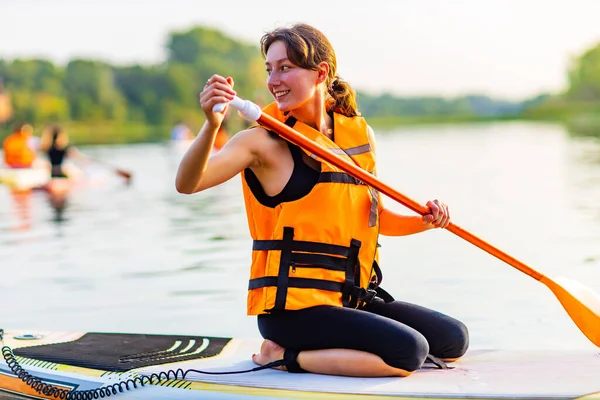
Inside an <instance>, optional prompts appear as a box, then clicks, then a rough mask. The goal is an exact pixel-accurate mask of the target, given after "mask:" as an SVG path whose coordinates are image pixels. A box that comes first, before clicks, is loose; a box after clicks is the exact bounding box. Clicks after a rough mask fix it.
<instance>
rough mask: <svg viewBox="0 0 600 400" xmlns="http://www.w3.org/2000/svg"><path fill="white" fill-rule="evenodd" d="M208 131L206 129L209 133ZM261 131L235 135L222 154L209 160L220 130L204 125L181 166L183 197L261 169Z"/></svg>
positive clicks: (178, 180) (178, 186) (179, 186)
mask: <svg viewBox="0 0 600 400" xmlns="http://www.w3.org/2000/svg"><path fill="white" fill-rule="evenodd" d="M205 128H206V129H205ZM260 130H261V129H260V128H253V129H249V130H245V131H242V132H239V133H237V134H236V135H234V136H233V137H232V138H231V139H230V140H229V141H228V142H227V144H226V145H225V146H223V148H222V149H221V150H219V152H217V153H216V154H214V155H213V156H211V157H209V154H210V152H211V150H212V146H213V142H214V139H215V135H216V130H214V131H213V129H211V128H207V124H205V125H204V127H203V128H202V130H201V131H200V133H199V134H198V136H197V137H196V139H194V142H193V143H192V145H191V146H190V148H189V149H188V151H187V152H186V153H185V156H184V157H183V159H182V160H181V163H180V164H179V169H178V170H177V177H176V179H175V187H176V189H177V191H178V192H179V193H185V194H192V193H196V192H200V191H202V190H205V189H208V188H211V187H213V186H216V185H219V184H221V183H223V182H225V181H227V180H229V179H231V178H233V177H234V176H235V175H237V174H238V173H240V172H241V171H243V170H244V169H245V168H250V167H254V166H256V165H258V157H257V154H258V146H259V142H260V137H259V136H261V135H260V134H261V132H260Z"/></svg>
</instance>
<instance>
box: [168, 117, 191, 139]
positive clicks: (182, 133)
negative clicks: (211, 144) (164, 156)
mask: <svg viewBox="0 0 600 400" xmlns="http://www.w3.org/2000/svg"><path fill="white" fill-rule="evenodd" d="M192 139H194V134H193V133H192V130H191V129H190V128H189V127H188V126H187V125H186V124H185V123H184V122H182V121H179V122H177V124H176V125H175V126H174V127H173V129H171V140H172V141H179V140H183V141H187V140H192Z"/></svg>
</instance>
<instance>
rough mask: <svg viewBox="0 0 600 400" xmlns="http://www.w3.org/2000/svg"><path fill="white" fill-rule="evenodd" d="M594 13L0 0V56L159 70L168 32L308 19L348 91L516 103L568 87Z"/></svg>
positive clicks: (262, 0)
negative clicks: (329, 47) (332, 53)
mask: <svg viewBox="0 0 600 400" xmlns="http://www.w3.org/2000/svg"><path fill="white" fill-rule="evenodd" d="M598 16H600V0H360V1H359V0H341V1H340V0H329V1H327V0H288V1H276V0H253V1H240V0H229V1H214V2H208V1H205V0H0V58H4V59H12V58H15V57H43V58H48V59H51V60H53V61H55V62H58V63H64V62H66V61H67V60H69V59H71V58H74V57H86V58H96V59H102V60H106V61H110V62H112V63H115V64H133V63H142V64H145V63H155V62H160V61H162V60H164V59H165V51H164V45H165V43H166V40H167V36H168V32H169V31H172V30H186V29H188V28H190V27H192V26H194V25H212V26H215V27H218V28H220V29H222V30H223V31H224V32H226V33H228V34H229V35H231V36H234V37H236V38H238V39H242V40H244V41H247V42H249V43H254V44H258V42H259V40H260V37H261V36H262V34H263V33H264V32H265V31H267V30H269V29H272V28H274V27H277V26H280V25H289V24H291V23H294V22H306V23H309V24H311V25H313V26H315V27H317V28H319V29H320V30H321V31H323V32H324V33H325V34H326V35H327V36H328V37H329V39H330V41H331V42H332V44H333V45H334V47H335V49H336V53H337V57H338V72H339V74H340V75H341V76H342V77H343V78H345V79H346V80H348V81H349V82H350V83H351V84H352V85H353V86H354V87H355V88H356V89H361V90H365V91H369V92H372V93H380V92H382V91H387V92H391V93H393V94H396V95H406V96H409V95H445V96H454V95H460V94H466V93H482V94H488V95H491V96H495V97H500V98H507V99H521V98H525V97H529V96H532V95H536V94H538V93H540V92H544V91H553V92H554V91H558V90H561V89H562V88H564V86H565V84H566V79H565V76H566V70H567V67H568V65H569V60H570V58H571V57H572V56H574V55H578V54H580V53H581V52H582V51H584V50H586V49H587V48H589V47H591V46H592V45H594V44H596V43H598V42H600V23H599V22H598V21H599V20H598ZM214 72H215V73H218V72H219V71H214ZM234 78H235V76H234Z"/></svg>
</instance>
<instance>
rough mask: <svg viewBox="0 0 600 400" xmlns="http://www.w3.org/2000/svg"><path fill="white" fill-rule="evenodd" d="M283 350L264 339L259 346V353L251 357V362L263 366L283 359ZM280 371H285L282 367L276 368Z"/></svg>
mask: <svg viewBox="0 0 600 400" xmlns="http://www.w3.org/2000/svg"><path fill="white" fill-rule="evenodd" d="M284 352H285V349H284V348H283V347H281V346H280V345H278V344H277V343H275V342H273V341H272V340H268V339H265V340H264V341H263V342H262V345H261V346H260V353H258V354H253V355H252V361H254V363H255V364H258V365H265V364H268V363H270V362H273V361H277V360H281V359H283V353H284ZM276 368H277V369H280V370H282V371H287V369H286V368H285V367H284V366H281V367H276Z"/></svg>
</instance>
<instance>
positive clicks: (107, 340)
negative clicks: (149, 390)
mask: <svg viewBox="0 0 600 400" xmlns="http://www.w3.org/2000/svg"><path fill="white" fill-rule="evenodd" d="M230 340H231V339H230V338H220V337H206V336H205V337H203V336H171V335H143V334H128V333H86V334H85V335H83V336H82V337H81V338H79V339H77V340H74V341H72V342H66V343H56V344H46V345H40V346H32V347H22V348H19V349H15V350H14V353H15V354H16V355H17V356H22V357H27V358H34V359H36V360H43V361H50V362H54V363H59V364H67V365H74V366H78V367H85V368H93V369H100V370H104V371H113V372H124V371H128V370H130V369H134V368H140V367H147V366H149V365H157V364H167V363H172V362H179V361H186V360H193V359H198V358H205V357H212V356H216V355H217V354H219V353H220V352H221V350H223V347H225V345H226V344H227V343H228V342H229V341H230Z"/></svg>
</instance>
